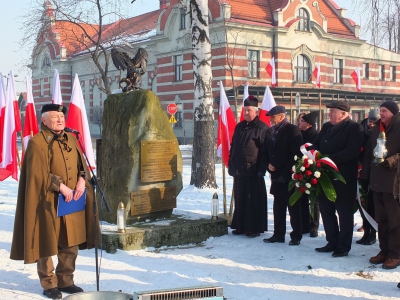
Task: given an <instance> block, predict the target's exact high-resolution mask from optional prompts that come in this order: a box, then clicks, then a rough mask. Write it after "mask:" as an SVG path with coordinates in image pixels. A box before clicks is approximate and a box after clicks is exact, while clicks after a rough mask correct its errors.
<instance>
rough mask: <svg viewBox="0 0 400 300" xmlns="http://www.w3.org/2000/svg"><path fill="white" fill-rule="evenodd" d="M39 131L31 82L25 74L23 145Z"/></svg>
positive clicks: (26, 145) (26, 144)
mask: <svg viewBox="0 0 400 300" xmlns="http://www.w3.org/2000/svg"><path fill="white" fill-rule="evenodd" d="M38 132H39V126H38V122H37V117H36V109H35V103H34V101H33V95H32V83H31V79H30V78H29V76H26V109H25V121H24V133H23V137H24V146H25V149H27V147H28V142H29V139H30V138H31V137H32V136H34V135H36V134H37V133H38Z"/></svg>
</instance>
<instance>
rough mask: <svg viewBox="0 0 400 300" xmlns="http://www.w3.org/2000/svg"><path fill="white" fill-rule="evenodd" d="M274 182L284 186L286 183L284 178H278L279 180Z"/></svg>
mask: <svg viewBox="0 0 400 300" xmlns="http://www.w3.org/2000/svg"><path fill="white" fill-rule="evenodd" d="M276 182H277V183H280V184H285V183H286V180H285V178H283V177H282V176H279V178H278V179H277V180H276Z"/></svg>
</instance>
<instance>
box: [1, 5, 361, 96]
mask: <svg viewBox="0 0 400 300" xmlns="http://www.w3.org/2000/svg"><path fill="white" fill-rule="evenodd" d="M2 1H6V0H2ZM35 1H40V0H14V1H7V5H3V6H2V8H1V9H0V28H1V31H0V32H1V34H0V37H1V47H0V72H1V73H2V74H3V75H7V74H8V73H9V72H10V70H13V71H14V74H17V75H18V77H16V78H15V81H16V82H15V87H16V91H17V92H18V91H25V90H26V88H25V83H24V81H25V76H26V75H27V74H28V69H27V68H26V67H23V65H22V62H23V61H24V60H26V59H28V58H29V57H30V55H31V53H30V51H29V49H26V48H22V49H21V47H20V44H19V42H20V41H21V38H22V31H21V27H22V24H21V22H22V20H21V16H22V15H23V14H24V12H25V10H26V9H27V8H29V7H30V5H31V4H30V3H32V2H35ZM43 1H44V0H43ZM116 1H118V0H116ZM120 1H126V2H127V3H130V2H131V0H120ZM336 3H337V4H338V5H339V6H340V7H347V8H348V11H347V16H348V17H351V18H353V20H354V21H355V22H356V23H358V24H359V23H360V17H359V14H355V13H354V12H353V11H354V4H353V3H352V0H336ZM131 8H132V15H139V14H142V13H145V12H148V11H152V10H156V9H158V8H159V0H136V1H135V2H134V3H133V4H131Z"/></svg>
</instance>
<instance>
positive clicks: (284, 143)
mask: <svg viewBox="0 0 400 300" xmlns="http://www.w3.org/2000/svg"><path fill="white" fill-rule="evenodd" d="M267 116H270V117H271V118H270V120H271V124H274V125H273V126H272V127H271V128H270V129H269V130H268V138H267V143H266V147H267V154H268V155H267V163H268V172H269V173H270V174H271V190H270V192H271V194H272V195H274V234H273V235H272V236H271V237H270V238H267V239H264V242H266V243H276V242H278V243H284V242H285V234H286V210H287V209H288V208H289V215H290V224H291V225H292V229H293V231H292V232H291V233H290V237H291V241H290V242H289V245H291V246H293V245H295V246H296V245H300V241H301V238H302V232H301V231H302V230H301V204H300V201H297V202H296V203H295V204H294V205H293V206H290V205H289V198H290V196H291V195H292V193H293V190H291V191H288V184H289V181H290V179H291V174H292V173H291V169H292V167H293V165H294V163H295V161H294V157H295V155H297V156H301V152H300V146H301V145H302V142H303V139H302V137H301V132H300V129H299V127H297V126H296V125H293V124H290V123H289V121H288V120H287V119H286V111H285V107H284V106H275V107H273V108H272V109H271V110H270V111H269V112H268V113H267Z"/></svg>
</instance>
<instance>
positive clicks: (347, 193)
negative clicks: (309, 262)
mask: <svg viewBox="0 0 400 300" xmlns="http://www.w3.org/2000/svg"><path fill="white" fill-rule="evenodd" d="M326 107H328V108H330V110H329V122H326V123H325V124H324V125H323V126H322V128H321V131H320V133H319V134H318V137H317V138H316V139H315V141H314V144H313V146H312V148H314V149H317V150H319V151H320V152H321V153H322V155H324V156H329V158H330V159H331V160H332V161H333V162H334V163H335V164H336V166H337V167H338V169H339V172H340V173H341V174H342V176H343V177H344V179H345V181H346V183H343V182H341V181H339V180H332V184H333V187H334V188H335V191H336V195H337V197H336V201H335V202H332V201H330V200H328V198H327V197H326V196H325V194H324V193H321V194H320V195H319V196H318V200H319V207H320V210H321V216H322V221H323V224H324V228H325V233H326V240H327V241H328V244H327V245H326V246H324V247H321V248H316V249H315V250H316V251H318V252H332V251H333V254H332V256H333V257H341V256H347V255H348V253H349V251H350V249H351V242H352V239H353V227H354V213H353V207H354V200H355V198H356V194H357V173H358V154H359V152H360V148H361V145H362V142H363V137H364V136H363V129H362V127H361V125H360V124H358V123H356V122H354V121H352V120H350V118H349V112H350V105H349V104H348V103H347V102H345V101H333V102H331V103H330V104H328V105H327V106H326ZM336 212H337V214H338V216H339V224H340V226H339V224H338V220H337V217H336ZM339 228H340V229H339Z"/></svg>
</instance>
